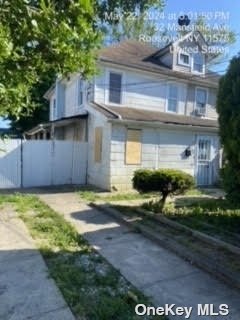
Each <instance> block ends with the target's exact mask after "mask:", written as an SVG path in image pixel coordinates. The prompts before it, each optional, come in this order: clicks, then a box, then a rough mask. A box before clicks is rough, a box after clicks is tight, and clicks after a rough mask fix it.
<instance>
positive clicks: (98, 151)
mask: <svg viewBox="0 0 240 320" xmlns="http://www.w3.org/2000/svg"><path fill="white" fill-rule="evenodd" d="M94 159H95V162H98V163H99V162H101V161H102V127H96V128H95V143H94Z"/></svg>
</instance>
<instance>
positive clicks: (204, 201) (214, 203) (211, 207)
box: [142, 196, 240, 246]
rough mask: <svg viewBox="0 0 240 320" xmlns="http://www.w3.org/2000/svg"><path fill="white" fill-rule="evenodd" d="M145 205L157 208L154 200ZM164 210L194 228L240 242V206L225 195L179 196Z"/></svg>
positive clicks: (149, 208) (236, 242)
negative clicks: (208, 196)
mask: <svg viewBox="0 0 240 320" xmlns="http://www.w3.org/2000/svg"><path fill="white" fill-rule="evenodd" d="M142 207H143V208H144V209H147V210H149V211H154V210H152V209H154V203H152V202H150V203H145V204H143V206H142ZM162 214H164V215H165V216H166V217H168V218H170V219H173V220H175V221H177V222H179V223H182V224H184V225H186V226H188V227H190V228H192V229H196V230H199V231H202V232H205V233H207V234H209V235H212V236H215V237H217V238H220V239H223V240H225V241H228V242H230V243H232V244H234V245H237V246H239V245H240V206H239V207H236V206H233V205H232V204H231V203H229V202H228V201H227V200H225V199H214V198H207V197H204V196H200V197H180V198H179V197H178V198H175V199H173V200H172V201H170V202H169V203H167V204H166V207H165V209H164V211H163V213H162Z"/></svg>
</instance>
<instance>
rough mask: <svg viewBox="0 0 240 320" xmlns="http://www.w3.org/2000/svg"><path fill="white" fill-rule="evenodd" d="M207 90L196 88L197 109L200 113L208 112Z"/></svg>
mask: <svg viewBox="0 0 240 320" xmlns="http://www.w3.org/2000/svg"><path fill="white" fill-rule="evenodd" d="M206 104H207V90H206V89H200V88H197V90H196V111H197V112H198V113H199V114H200V115H205V114H206Z"/></svg>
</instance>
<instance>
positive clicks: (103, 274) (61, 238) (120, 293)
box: [0, 194, 163, 320]
mask: <svg viewBox="0 0 240 320" xmlns="http://www.w3.org/2000/svg"><path fill="white" fill-rule="evenodd" d="M6 203H11V204H12V205H14V206H15V208H16V210H17V212H18V213H19V216H20V217H21V218H22V219H23V221H24V222H25V224H26V225H27V227H28V229H29V230H30V232H31V234H32V236H33V238H34V239H35V240H36V242H37V244H38V247H39V249H40V251H41V253H42V255H43V257H44V259H45V261H46V263H47V265H48V268H49V273H50V276H51V277H52V278H53V279H54V280H55V282H56V284H57V285H58V287H59V288H60V290H61V292H62V294H63V296H64V298H65V300H66V302H67V303H68V305H69V306H70V308H71V309H72V311H73V313H74V314H75V315H76V317H77V318H79V319H80V318H81V319H86V320H110V319H114V320H137V319H140V317H138V316H136V315H135V312H134V308H135V305H136V304H137V303H145V304H148V305H149V304H150V303H149V301H148V299H146V298H145V297H144V296H143V295H142V294H141V293H140V292H139V291H138V290H136V289H135V288H134V287H133V286H131V284H130V283H129V282H127V281H126V279H125V278H124V277H122V276H121V274H120V273H119V272H118V271H116V270H115V269H114V268H113V267H112V266H111V265H109V264H108V263H107V261H106V260H104V259H103V258H102V257H101V256H100V255H99V254H98V253H97V252H95V251H94V250H93V249H92V248H91V247H90V246H89V244H88V243H87V242H86V241H85V240H84V239H83V238H82V237H81V236H80V235H79V234H78V233H77V231H76V230H75V228H74V227H73V226H72V225H71V224H70V223H68V222H67V221H66V220H65V219H64V218H63V217H62V216H61V215H59V214H58V213H56V212H54V211H53V210H52V209H51V208H49V207H48V206H47V205H45V204H44V203H42V202H41V201H40V200H39V199H38V198H37V197H35V196H30V195H20V194H16V195H11V196H0V205H1V206H3V205H5V204H6ZM141 318H142V317H141ZM143 319H162V320H163V318H162V317H145V318H143Z"/></svg>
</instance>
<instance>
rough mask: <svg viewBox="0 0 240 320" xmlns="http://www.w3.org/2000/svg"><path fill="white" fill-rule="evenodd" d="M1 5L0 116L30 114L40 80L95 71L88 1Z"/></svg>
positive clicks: (94, 32) (94, 36) (95, 33)
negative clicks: (35, 88)
mask: <svg viewBox="0 0 240 320" xmlns="http://www.w3.org/2000/svg"><path fill="white" fill-rule="evenodd" d="M59 2H60V1H54V0H40V1H27V0H26V1H22V0H11V1H1V2H0V21H1V24H0V40H1V49H0V104H1V109H0V115H1V116H8V115H13V116H17V117H18V116H20V115H22V114H23V113H24V111H26V110H30V109H33V108H34V107H36V105H35V104H34V103H33V100H34V99H33V97H32V88H33V87H34V86H35V85H37V84H38V83H39V82H41V80H42V75H43V74H44V75H46V74H48V73H49V72H50V73H51V74H54V75H56V74H60V75H64V74H67V73H70V72H75V71H76V70H79V71H80V72H81V73H82V74H83V75H84V76H86V77H87V76H90V75H92V74H93V73H94V72H95V49H96V47H98V44H99V42H100V35H99V32H98V31H97V29H96V26H95V12H94V9H93V2H92V1H91V0H73V1H64V4H59Z"/></svg>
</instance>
